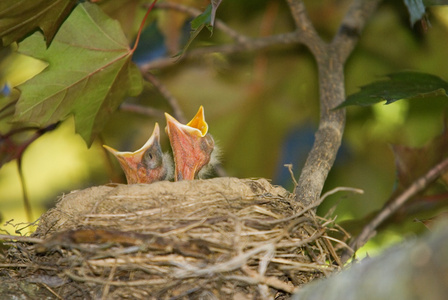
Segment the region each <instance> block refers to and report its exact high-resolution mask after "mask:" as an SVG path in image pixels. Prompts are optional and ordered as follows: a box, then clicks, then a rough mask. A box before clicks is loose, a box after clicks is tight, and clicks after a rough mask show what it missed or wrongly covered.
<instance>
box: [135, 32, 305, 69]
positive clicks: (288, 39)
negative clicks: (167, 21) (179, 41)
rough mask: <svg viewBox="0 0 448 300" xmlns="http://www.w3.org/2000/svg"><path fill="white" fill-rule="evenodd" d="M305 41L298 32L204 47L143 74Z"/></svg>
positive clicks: (161, 60)
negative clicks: (212, 56)
mask: <svg viewBox="0 0 448 300" xmlns="http://www.w3.org/2000/svg"><path fill="white" fill-rule="evenodd" d="M302 41H303V37H302V36H300V35H298V34H297V33H296V32H290V33H283V34H277V35H272V36H268V37H261V38H251V39H248V40H246V41H244V42H237V43H233V44H225V45H219V46H210V47H202V48H197V49H193V50H190V51H187V52H186V53H185V54H184V55H182V57H181V58H179V57H164V58H159V59H156V60H153V61H150V62H148V63H146V64H144V65H142V66H141V67H140V70H142V72H147V71H149V70H153V69H162V68H166V67H169V66H172V65H174V64H175V63H179V62H180V61H183V60H188V59H195V58H203V57H204V55H207V54H211V53H221V54H235V53H241V52H244V51H255V50H262V49H266V48H269V47H273V46H276V47H278V46H281V45H294V44H298V43H300V42H302Z"/></svg>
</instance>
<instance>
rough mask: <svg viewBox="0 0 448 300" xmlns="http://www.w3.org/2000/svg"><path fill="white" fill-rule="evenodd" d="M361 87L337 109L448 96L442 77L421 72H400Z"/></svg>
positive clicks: (447, 84) (447, 89) (445, 83)
mask: <svg viewBox="0 0 448 300" xmlns="http://www.w3.org/2000/svg"><path fill="white" fill-rule="evenodd" d="M387 77H389V78H388V79H385V80H379V81H375V82H372V83H369V84H368V85H365V86H363V87H361V90H360V91H359V92H357V93H355V94H352V95H350V96H348V97H347V99H346V100H345V101H344V102H343V103H341V104H340V105H339V106H337V107H336V108H341V107H345V106H348V105H361V106H367V105H373V104H376V103H378V102H381V101H384V100H386V104H390V103H393V102H395V101H398V100H401V99H416V98H427V97H434V96H445V97H447V96H448V82H446V81H444V80H443V79H441V78H440V77H437V76H435V75H431V74H425V73H420V72H398V73H393V74H389V75H387Z"/></svg>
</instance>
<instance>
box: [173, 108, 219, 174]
mask: <svg viewBox="0 0 448 300" xmlns="http://www.w3.org/2000/svg"><path fill="white" fill-rule="evenodd" d="M165 117H166V122H167V127H166V131H167V134H168V137H169V139H170V143H171V148H172V149H173V156H174V164H175V170H174V180H175V181H180V180H193V179H195V178H196V177H198V173H199V172H200V171H202V170H206V169H207V165H210V164H209V163H210V161H212V163H213V160H214V157H213V158H212V152H213V150H214V148H215V142H214V140H213V138H212V136H211V135H210V134H209V133H207V131H208V125H207V123H206V122H205V117H204V108H203V107H202V105H201V107H200V108H199V111H198V112H197V114H196V115H195V116H194V118H193V119H192V120H191V121H190V122H189V123H188V124H187V125H183V124H181V123H179V122H178V121H177V120H176V119H175V118H173V117H172V116H170V115H169V114H167V113H165ZM201 173H202V172H201Z"/></svg>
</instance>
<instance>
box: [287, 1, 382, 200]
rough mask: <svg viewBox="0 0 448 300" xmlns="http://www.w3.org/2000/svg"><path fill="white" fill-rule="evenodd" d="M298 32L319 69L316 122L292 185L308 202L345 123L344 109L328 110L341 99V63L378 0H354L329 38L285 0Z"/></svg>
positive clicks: (300, 7) (299, 197) (323, 176)
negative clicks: (308, 145)
mask: <svg viewBox="0 0 448 300" xmlns="http://www.w3.org/2000/svg"><path fill="white" fill-rule="evenodd" d="M287 2H288V5H289V6H290V9H291V13H292V15H293V18H294V20H295V23H296V25H297V30H298V33H299V34H301V35H302V36H306V39H305V40H304V41H303V42H304V44H305V45H306V46H307V47H308V48H309V49H310V51H311V52H312V53H313V55H314V57H315V59H316V62H317V66H318V71H319V95H320V96H319V98H320V99H319V100H320V122H319V129H318V130H317V132H316V134H315V141H314V145H313V148H312V149H311V151H310V153H309V154H308V158H307V160H306V162H305V166H304V167H303V169H302V172H301V175H300V178H299V182H298V186H297V187H296V189H295V194H296V200H297V203H301V204H303V205H305V206H308V205H310V204H312V203H315V202H317V201H319V196H320V194H321V192H322V189H323V186H324V184H325V180H326V179H327V176H328V173H329V172H330V169H331V167H332V166H333V163H334V160H335V158H336V154H337V152H338V150H339V147H340V145H341V141H342V135H343V132H344V127H345V109H338V110H332V109H333V108H334V107H336V106H337V105H338V104H340V103H341V102H342V101H344V99H345V86H344V85H345V81H344V64H345V62H346V60H347V58H348V57H349V55H350V53H351V52H352V51H353V48H354V47H355V45H356V43H357V41H358V39H359V35H360V33H361V31H362V29H363V28H364V25H365V23H366V21H367V19H368V18H369V16H370V15H371V14H372V13H373V12H374V10H375V8H376V6H377V4H378V3H379V0H371V1H368V0H355V1H354V2H353V3H352V5H351V6H350V8H349V10H348V12H347V14H346V16H345V17H344V19H343V20H342V23H341V25H340V27H339V30H338V33H337V34H336V36H335V37H334V39H333V41H332V42H331V43H329V44H327V43H325V42H324V41H322V39H320V37H319V36H318V35H317V32H316V31H315V30H314V28H313V26H312V24H311V21H310V20H309V18H308V16H307V14H306V10H305V7H304V4H303V2H302V1H300V0H288V1H287Z"/></svg>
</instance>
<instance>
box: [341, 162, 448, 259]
mask: <svg viewBox="0 0 448 300" xmlns="http://www.w3.org/2000/svg"><path fill="white" fill-rule="evenodd" d="M447 170H448V158H446V159H445V160H443V161H442V162H440V163H439V164H437V165H436V166H435V167H434V168H432V169H431V170H429V171H428V173H426V174H425V175H423V176H422V177H420V178H418V179H417V180H416V181H414V182H413V183H412V184H411V185H410V186H409V187H408V188H407V189H406V190H405V191H404V192H403V193H401V194H400V195H399V196H398V197H397V198H395V199H394V200H393V201H391V202H390V203H389V204H388V205H386V206H385V207H384V208H383V209H382V210H381V211H380V213H379V214H378V215H376V216H375V218H373V219H372V220H371V221H370V222H369V223H368V224H367V225H366V226H364V228H363V230H362V231H361V233H360V234H359V235H358V236H357V237H356V238H355V239H354V240H353V241H352V242H351V243H350V246H351V248H353V249H354V250H355V251H356V250H357V249H359V248H360V247H362V246H363V245H364V244H365V243H366V242H367V241H368V240H369V239H370V238H372V237H373V236H374V235H375V232H376V228H378V226H380V225H381V224H382V223H383V222H384V221H385V220H386V219H387V218H389V217H390V216H391V215H393V214H394V213H395V212H396V211H397V210H398V208H400V207H401V206H403V204H404V203H406V202H407V201H408V200H409V199H411V198H412V197H414V196H415V195H417V194H418V193H420V192H421V191H423V190H424V189H426V188H427V187H428V185H429V184H431V183H432V182H434V181H435V180H436V179H437V178H439V177H440V176H441V175H442V174H444V173H445V172H446V171H447ZM350 256H351V254H350V253H345V255H344V256H343V260H344V261H346V260H348V258H350Z"/></svg>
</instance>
